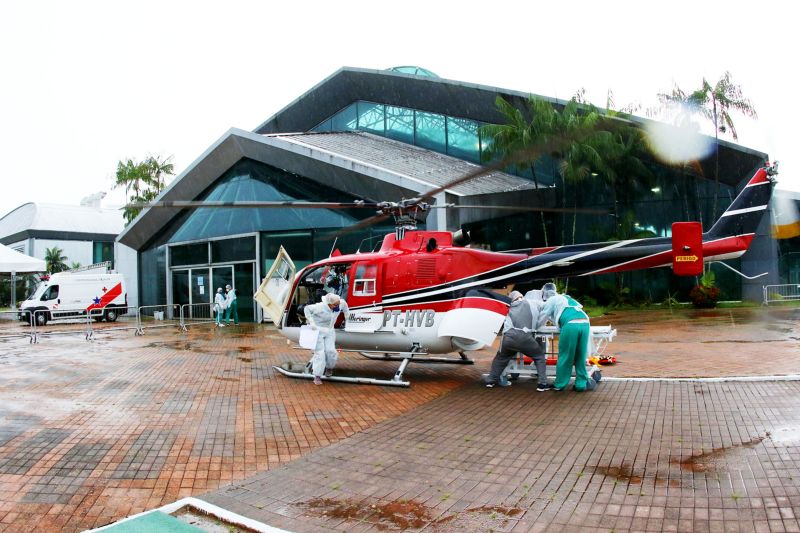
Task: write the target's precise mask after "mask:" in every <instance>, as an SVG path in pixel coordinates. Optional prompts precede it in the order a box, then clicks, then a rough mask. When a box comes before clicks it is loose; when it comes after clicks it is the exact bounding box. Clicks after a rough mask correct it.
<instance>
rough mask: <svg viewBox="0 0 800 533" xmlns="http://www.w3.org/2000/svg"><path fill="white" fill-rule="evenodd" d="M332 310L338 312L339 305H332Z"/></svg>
mask: <svg viewBox="0 0 800 533" xmlns="http://www.w3.org/2000/svg"><path fill="white" fill-rule="evenodd" d="M333 311H334V312H336V313H338V312H339V306H338V305H337V306H336V307H334V308H333Z"/></svg>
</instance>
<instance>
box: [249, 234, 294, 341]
mask: <svg viewBox="0 0 800 533" xmlns="http://www.w3.org/2000/svg"><path fill="white" fill-rule="evenodd" d="M296 271H297V269H296V268H295V266H294V263H293V262H292V259H291V258H290V257H289V254H288V253H286V250H285V249H284V248H283V246H281V249H280V250H278V257H276V258H275V262H274V263H273V264H272V268H270V269H269V272H268V273H267V275H266V277H264V280H263V281H262V282H261V285H259V286H258V290H257V291H256V293H255V294H254V295H253V298H254V299H255V301H257V302H258V303H259V304H261V307H263V308H264V311H265V312H266V313H267V315H268V316H269V317H270V318H271V319H272V323H273V324H275V326H276V327H278V328H280V327H281V326H282V320H281V319H282V318H283V310H284V309H285V308H286V302H287V301H288V300H289V293H290V292H291V289H292V282H294V275H295V272H296Z"/></svg>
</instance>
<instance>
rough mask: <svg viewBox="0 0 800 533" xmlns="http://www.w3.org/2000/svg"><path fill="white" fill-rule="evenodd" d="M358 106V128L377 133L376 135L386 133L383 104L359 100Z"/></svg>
mask: <svg viewBox="0 0 800 533" xmlns="http://www.w3.org/2000/svg"><path fill="white" fill-rule="evenodd" d="M356 106H357V110H358V129H359V130H361V131H368V132H370V133H375V134H376V135H384V133H385V126H384V113H383V107H384V106H383V104H374V103H372V102H357V104H356Z"/></svg>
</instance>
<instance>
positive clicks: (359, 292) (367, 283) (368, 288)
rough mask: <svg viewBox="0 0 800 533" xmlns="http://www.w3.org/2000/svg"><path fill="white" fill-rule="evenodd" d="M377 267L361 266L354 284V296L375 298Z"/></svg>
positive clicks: (357, 270)
mask: <svg viewBox="0 0 800 533" xmlns="http://www.w3.org/2000/svg"><path fill="white" fill-rule="evenodd" d="M377 271H378V267H377V266H376V265H360V266H359V267H358V268H357V269H356V279H355V281H354V282H353V296H375V280H376V279H377Z"/></svg>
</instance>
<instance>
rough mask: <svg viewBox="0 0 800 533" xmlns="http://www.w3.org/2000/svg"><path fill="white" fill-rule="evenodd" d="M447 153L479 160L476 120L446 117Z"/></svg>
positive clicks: (460, 157)
mask: <svg viewBox="0 0 800 533" xmlns="http://www.w3.org/2000/svg"><path fill="white" fill-rule="evenodd" d="M447 154H448V155H452V156H453V157H457V158H459V159H465V160H467V161H472V162H474V163H479V162H480V159H481V153H480V143H479V142H478V123H477V122H475V121H474V120H466V119H463V118H454V117H447Z"/></svg>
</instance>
